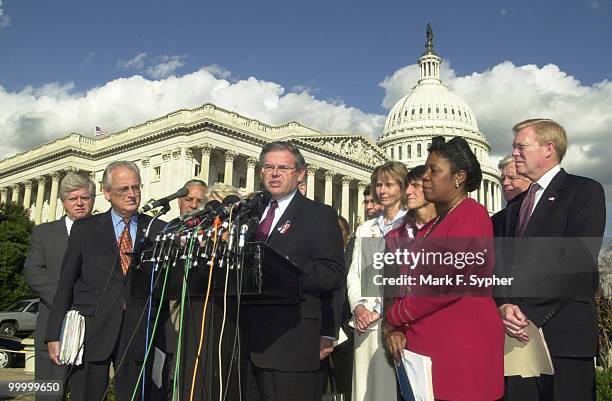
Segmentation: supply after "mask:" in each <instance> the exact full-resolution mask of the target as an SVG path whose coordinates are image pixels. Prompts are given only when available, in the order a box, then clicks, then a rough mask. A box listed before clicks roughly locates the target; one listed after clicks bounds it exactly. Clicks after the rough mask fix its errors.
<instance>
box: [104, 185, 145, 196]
mask: <svg viewBox="0 0 612 401" xmlns="http://www.w3.org/2000/svg"><path fill="white" fill-rule="evenodd" d="M130 189H131V190H132V192H133V193H135V194H139V193H140V191H142V184H140V185H132V186H131V187H121V188H111V190H113V191H115V192H116V193H118V194H119V195H121V196H126V195H127V194H129V193H130Z"/></svg>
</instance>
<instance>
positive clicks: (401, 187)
mask: <svg viewBox="0 0 612 401" xmlns="http://www.w3.org/2000/svg"><path fill="white" fill-rule="evenodd" d="M407 177H408V170H407V169H406V166H405V165H404V164H403V163H399V162H393V161H391V162H387V163H385V164H383V165H382V166H378V167H376V168H375V169H374V172H373V173H372V195H373V197H374V199H376V200H377V201H378V203H380V204H381V205H382V206H383V213H382V215H381V216H380V217H378V218H374V219H372V220H368V221H366V222H365V223H363V224H362V225H360V226H359V227H358V228H357V232H356V233H355V237H356V238H355V249H354V250H353V259H352V262H351V267H350V268H349V273H348V276H347V287H348V299H349V304H350V307H351V311H352V313H353V320H352V324H353V327H355V358H354V363H353V394H352V400H353V401H396V400H397V389H396V378H395V368H394V366H393V362H392V359H391V357H390V356H389V355H388V354H387V352H386V350H385V345H384V340H383V333H382V330H380V324H381V317H382V316H381V315H382V313H383V288H382V287H380V286H376V285H374V283H373V280H372V277H373V274H370V273H371V272H368V270H369V269H373V266H372V259H373V255H374V253H375V252H384V250H385V242H384V236H385V235H386V234H387V233H388V232H389V231H391V230H392V229H394V228H396V227H398V226H399V225H401V224H402V220H403V217H404V216H405V214H406V209H405V208H404V203H405V200H406V187H407ZM381 272H382V270H381Z"/></svg>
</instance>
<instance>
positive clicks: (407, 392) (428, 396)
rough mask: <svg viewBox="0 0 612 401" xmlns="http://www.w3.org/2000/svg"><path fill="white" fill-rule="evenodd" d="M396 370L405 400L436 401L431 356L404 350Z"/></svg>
mask: <svg viewBox="0 0 612 401" xmlns="http://www.w3.org/2000/svg"><path fill="white" fill-rule="evenodd" d="M395 370H396V372H397V380H398V382H399V386H400V391H401V393H402V398H403V399H404V401H434V394H433V384H432V379H431V358H430V357H428V356H423V355H419V354H416V353H414V352H410V351H408V350H404V352H403V353H402V360H401V361H400V362H399V363H396V364H395Z"/></svg>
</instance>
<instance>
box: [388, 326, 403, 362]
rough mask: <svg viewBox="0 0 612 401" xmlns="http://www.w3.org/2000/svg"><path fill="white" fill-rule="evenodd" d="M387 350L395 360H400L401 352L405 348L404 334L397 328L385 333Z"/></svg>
mask: <svg viewBox="0 0 612 401" xmlns="http://www.w3.org/2000/svg"><path fill="white" fill-rule="evenodd" d="M385 345H386V346H387V352H389V354H391V356H393V359H394V360H395V362H399V361H401V360H402V352H403V351H404V349H405V348H406V336H405V335H404V333H402V332H401V331H399V330H392V331H390V332H389V333H387V334H385Z"/></svg>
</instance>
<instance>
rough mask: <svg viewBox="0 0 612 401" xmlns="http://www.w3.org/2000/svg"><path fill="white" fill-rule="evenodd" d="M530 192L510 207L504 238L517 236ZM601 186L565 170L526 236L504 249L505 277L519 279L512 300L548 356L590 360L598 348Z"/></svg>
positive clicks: (542, 201)
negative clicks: (537, 334) (542, 341)
mask: <svg viewBox="0 0 612 401" xmlns="http://www.w3.org/2000/svg"><path fill="white" fill-rule="evenodd" d="M526 193H527V191H526V192H525V193H523V194H521V195H519V196H518V197H517V201H516V202H511V203H510V204H509V205H508V207H507V209H506V218H505V223H504V224H505V228H504V231H503V234H504V235H505V236H506V237H512V236H514V233H515V231H516V226H517V224H518V216H519V210H520V207H521V203H522V200H523V198H524V197H525V194H526ZM605 213H606V207H605V199H604V192H603V188H602V186H601V185H600V184H599V183H598V182H596V181H594V180H591V179H589V178H585V177H579V176H575V175H571V174H567V173H566V172H565V171H564V170H561V171H560V172H559V173H558V174H557V175H556V176H555V177H554V178H553V180H552V181H551V183H550V184H549V185H548V187H547V188H546V190H545V191H544V193H543V194H542V197H541V198H540V200H539V202H538V204H537V206H536V208H535V209H534V211H533V213H532V215H531V218H530V220H529V223H528V224H527V227H526V229H525V233H524V235H523V237H522V238H521V239H516V240H515V242H514V243H513V244H507V245H506V248H509V247H510V248H512V249H506V250H505V251H504V254H503V257H504V259H505V260H504V266H505V268H506V269H507V272H506V273H507V275H508V276H511V277H515V281H514V282H513V286H512V288H511V289H510V291H511V293H510V297H509V298H508V299H502V300H498V303H506V302H509V303H513V304H516V305H518V306H519V308H520V309H521V310H522V311H523V312H524V313H525V314H526V315H527V317H528V318H529V319H530V320H531V321H532V322H533V323H534V324H535V325H536V326H538V327H542V329H543V331H544V337H545V338H546V341H547V343H548V347H549V349H550V352H551V354H552V355H554V356H562V357H592V356H594V355H595V352H596V347H597V312H596V308H595V303H594V302H595V300H594V295H595V292H596V289H597V286H598V279H599V276H598V268H597V254H598V253H599V248H600V247H601V239H602V236H603V232H604V228H605Z"/></svg>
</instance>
